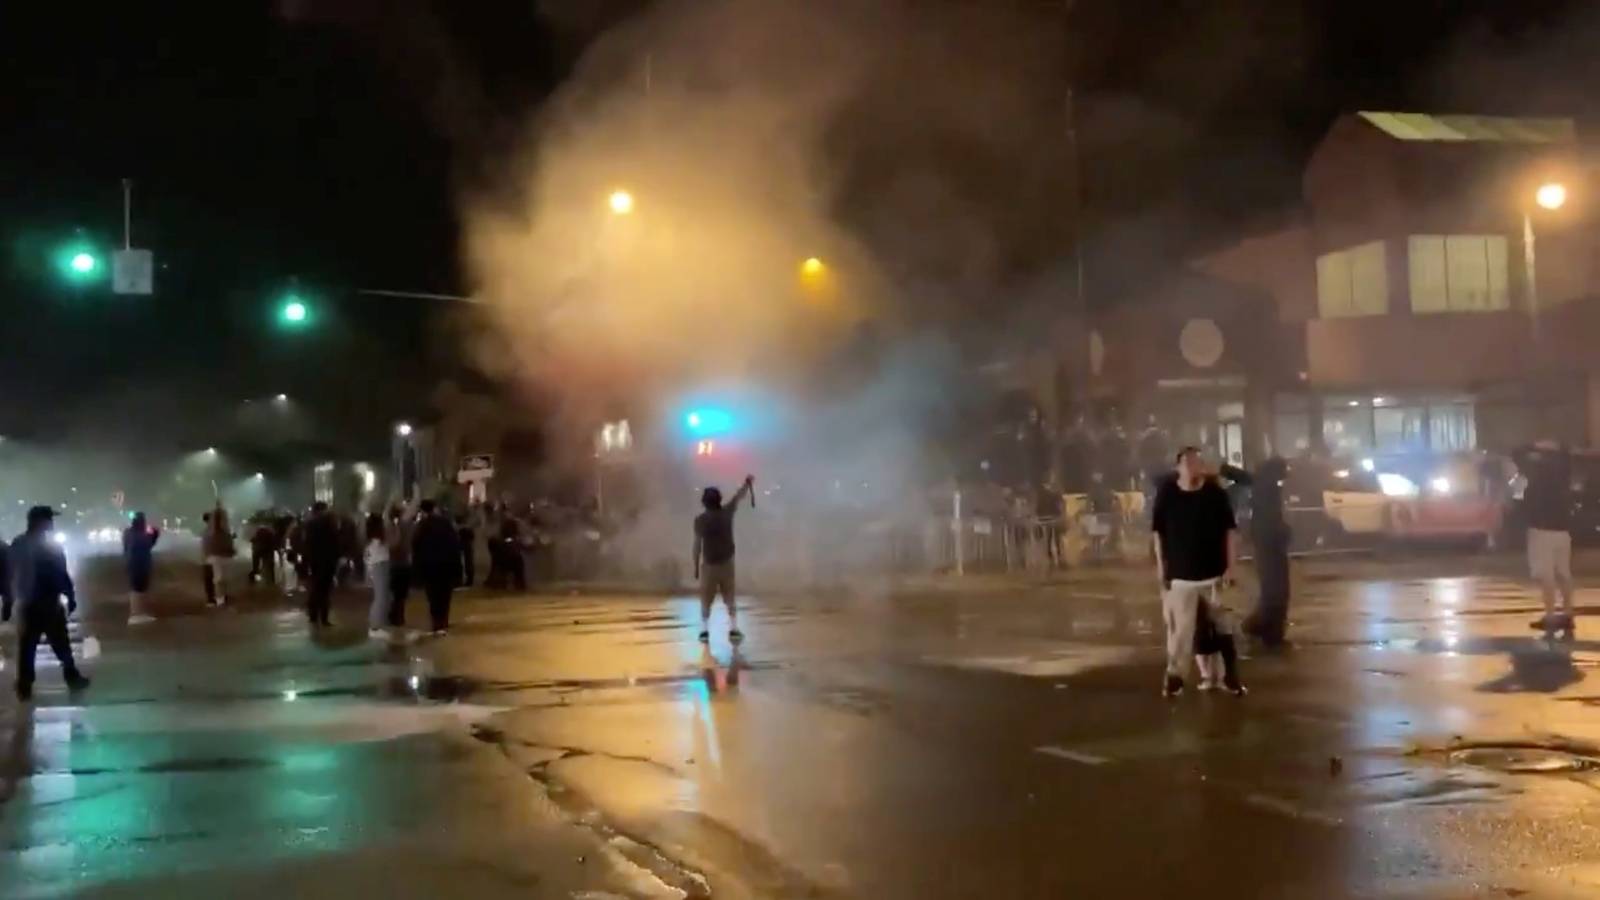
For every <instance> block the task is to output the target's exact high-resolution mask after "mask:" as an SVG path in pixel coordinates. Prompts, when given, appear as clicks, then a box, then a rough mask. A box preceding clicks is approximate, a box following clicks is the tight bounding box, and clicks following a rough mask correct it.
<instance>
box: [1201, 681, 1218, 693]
mask: <svg viewBox="0 0 1600 900" xmlns="http://www.w3.org/2000/svg"><path fill="white" fill-rule="evenodd" d="M1221 689H1222V682H1221V681H1220V680H1218V679H1216V678H1202V679H1200V690H1202V691H1216V690H1221Z"/></svg>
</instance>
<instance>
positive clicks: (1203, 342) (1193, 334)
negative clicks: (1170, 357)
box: [1178, 319, 1223, 369]
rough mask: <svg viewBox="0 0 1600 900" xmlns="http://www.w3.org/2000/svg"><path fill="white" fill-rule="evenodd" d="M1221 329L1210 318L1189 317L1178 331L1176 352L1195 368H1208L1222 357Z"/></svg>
mask: <svg viewBox="0 0 1600 900" xmlns="http://www.w3.org/2000/svg"><path fill="white" fill-rule="evenodd" d="M1222 349H1223V341H1222V329H1221V328H1218V327H1217V323H1215V322H1213V321H1211V320H1210V319H1190V320H1189V321H1187V322H1185V323H1183V331H1181V332H1179V333H1178V352H1180V353H1182V354H1183V361H1184V362H1186V363H1188V364H1189V365H1191V366H1194V367H1195V368H1197V369H1209V368H1211V367H1212V366H1214V365H1216V364H1217V363H1218V361H1220V360H1221V359H1222Z"/></svg>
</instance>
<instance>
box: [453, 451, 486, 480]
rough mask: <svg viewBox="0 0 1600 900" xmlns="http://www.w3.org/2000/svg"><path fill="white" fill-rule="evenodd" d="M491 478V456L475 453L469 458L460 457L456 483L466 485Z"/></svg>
mask: <svg viewBox="0 0 1600 900" xmlns="http://www.w3.org/2000/svg"><path fill="white" fill-rule="evenodd" d="M493 477H494V455H493V454H490V453H475V454H473V455H471V456H463V457H461V469H460V471H458V472H457V473H456V481H459V482H461V483H462V484H467V483H470V482H473V481H488V480H489V479H491V478H493Z"/></svg>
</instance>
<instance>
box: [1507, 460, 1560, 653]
mask: <svg viewBox="0 0 1600 900" xmlns="http://www.w3.org/2000/svg"><path fill="white" fill-rule="evenodd" d="M1512 459H1513V460H1514V461H1515V462H1516V464H1517V468H1518V469H1520V470H1521V471H1522V475H1523V477H1524V478H1526V479H1527V480H1528V483H1527V487H1526V488H1525V489H1524V490H1523V492H1522V508H1523V510H1524V512H1525V513H1526V515H1527V521H1528V571H1529V573H1530V574H1531V575H1532V576H1533V579H1534V580H1535V581H1537V582H1539V593H1540V597H1541V598H1542V599H1543V600H1544V616H1543V617H1542V618H1539V619H1536V620H1535V621H1534V622H1533V627H1534V628H1537V629H1539V630H1541V631H1545V632H1556V631H1564V632H1567V633H1568V634H1571V633H1572V631H1573V629H1574V622H1573V617H1572V615H1573V607H1572V594H1573V587H1572V454H1571V452H1569V451H1568V450H1567V448H1566V447H1563V446H1562V445H1561V444H1559V443H1557V442H1556V441H1553V440H1549V439H1545V440H1541V441H1538V442H1536V443H1535V444H1534V445H1533V446H1532V447H1527V448H1524V449H1522V450H1518V451H1517V452H1516V453H1514V454H1512ZM1557 594H1559V595H1560V597H1561V611H1560V612H1559V613H1558V612H1557V611H1556V596H1557Z"/></svg>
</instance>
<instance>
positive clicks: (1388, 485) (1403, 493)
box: [1378, 472, 1417, 497]
mask: <svg viewBox="0 0 1600 900" xmlns="http://www.w3.org/2000/svg"><path fill="white" fill-rule="evenodd" d="M1378 490H1380V491H1383V495H1384V496H1385V497H1415V496H1416V495H1417V483H1416V482H1415V481H1412V480H1411V479H1409V478H1407V477H1405V476H1404V475H1398V474H1396V473H1394V472H1379V473H1378Z"/></svg>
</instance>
